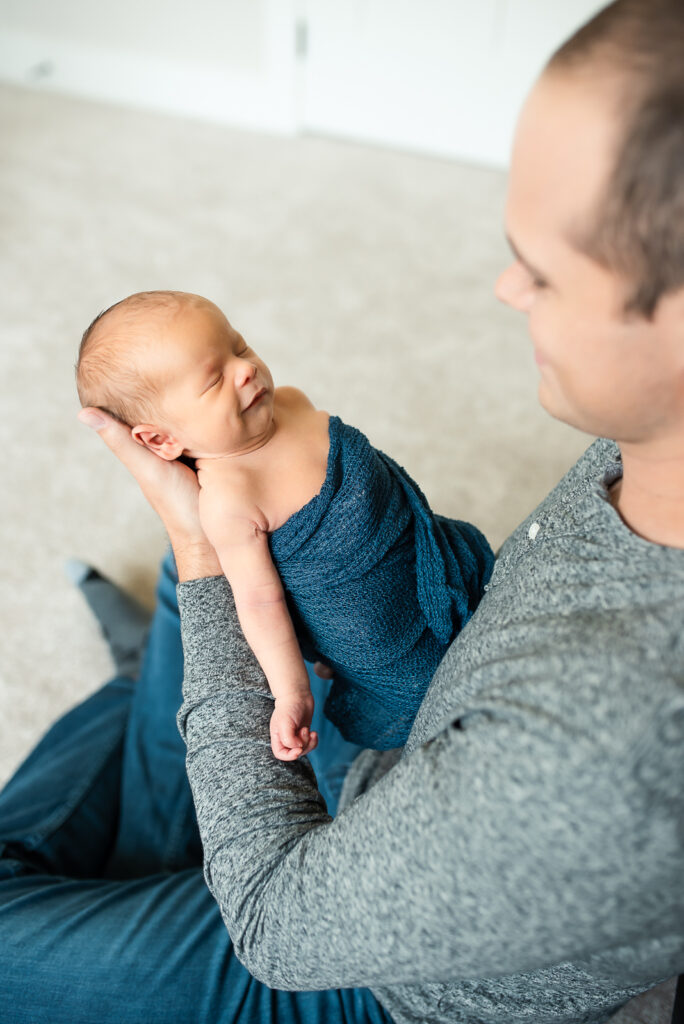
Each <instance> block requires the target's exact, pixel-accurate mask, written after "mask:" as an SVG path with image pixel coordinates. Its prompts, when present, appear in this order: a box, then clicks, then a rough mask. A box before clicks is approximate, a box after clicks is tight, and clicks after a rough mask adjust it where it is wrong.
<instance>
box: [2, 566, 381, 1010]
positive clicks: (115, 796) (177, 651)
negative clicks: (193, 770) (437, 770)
mask: <svg viewBox="0 0 684 1024" xmlns="http://www.w3.org/2000/svg"><path fill="white" fill-rule="evenodd" d="M175 584H176V575H175V567H174V565H173V561H172V559H171V558H170V557H167V559H166V560H165V562H164V563H163V565H162V572H161V576H160V581H159V587H158V592H157V597H158V602H157V608H156V611H155V616H154V619H153V623H152V628H151V632H150V637H149V641H148V644H147V648H146V652H145V658H144V661H143V666H142V670H141V675H140V679H139V680H138V681H137V682H133V681H132V680H130V679H126V678H116V679H113V680H112V681H111V682H109V683H107V684H106V685H105V686H103V687H102V688H101V689H100V690H98V691H97V692H96V693H94V694H93V695H92V696H90V697H89V698H88V699H87V700H85V701H84V702H83V703H82V704H79V705H78V706H77V707H75V708H73V709H72V710H71V711H69V712H68V713H67V714H66V715H64V717H63V718H61V719H60V720H59V721H58V722H57V723H56V724H55V725H54V726H53V727H52V728H51V729H50V731H49V732H48V733H47V735H46V736H45V737H44V738H43V739H42V740H41V742H40V743H39V744H38V746H37V747H36V748H35V750H33V752H32V753H31V754H30V755H29V757H28V758H27V759H26V761H24V763H23V764H22V765H21V767H20V768H19V770H18V771H17V773H16V774H15V775H14V777H13V778H12V779H11V780H10V782H9V783H8V784H7V786H6V787H5V789H4V790H3V792H2V793H0V950H1V952H0V1021H2V1022H3V1024H4V1022H7V1024H109V1022H111V1024H176V1022H178V1024H181V1022H182V1024H193V1022H197V1024H224V1022H240V1024H242V1022H244V1024H247V1022H249V1024H278V1022H287V1024H290V1022H297V1024H314V1022H321V1024H323V1022H325V1024H338V1022H340V1024H341V1022H354V1024H357V1022H358V1024H362V1022H363V1024H366V1022H368V1024H387V1022H390V1018H389V1016H388V1015H387V1014H386V1012H385V1011H384V1010H383V1009H382V1007H381V1006H380V1005H379V1003H378V1002H377V1001H376V1000H375V998H374V997H373V996H372V994H371V993H370V992H369V991H368V990H367V989H342V990H328V991H323V992H280V991H275V990H271V989H269V988H267V987H266V986H265V985H263V984H262V983H261V982H259V981H256V980H255V979H254V978H252V977H251V975H250V974H249V973H248V971H247V970H246V969H245V968H244V967H243V966H242V964H241V963H240V962H239V961H238V959H237V957H236V956H235V953H234V951H233V946H232V943H231V941H230V938H229V936H228V933H227V931H226V928H225V925H224V924H223V922H222V920H221V917H220V915H219V911H218V908H217V906H216V904H215V902H214V900H213V898H212V896H211V895H210V893H209V891H208V889H207V887H206V885H205V883H204V878H203V875H202V851H201V846H200V841H199V835H198V831H197V822H196V819H195V813H194V807H193V802H192V795H191V792H190V787H189V785H188V782H187V778H186V775H185V748H184V746H183V743H182V741H181V739H180V736H179V734H178V731H177V729H176V722H175V715H176V711H177V710H178V707H179V706H180V702H181V682H182V675H183V655H182V649H181V643H180V630H179V618H178V606H177V604H176V593H175ZM312 687H313V688H314V696H315V697H316V706H317V713H316V717H315V720H314V727H315V728H316V729H318V731H319V736H320V739H319V748H318V750H316V751H314V753H313V754H312V755H311V762H312V764H313V767H314V770H315V772H316V776H317V778H318V780H319V785H320V788H321V791H322V793H323V795H324V797H325V799H326V801H327V803H328V808H329V810H330V812H331V813H334V810H335V807H336V803H337V797H338V796H339V789H340V786H341V782H342V779H343V777H344V772H345V771H346V768H347V767H348V765H349V764H350V762H351V760H352V759H353V757H354V756H355V754H356V753H357V749H358V748H356V747H355V746H353V745H352V744H349V743H347V742H346V741H345V740H343V739H342V737H341V736H340V734H339V732H337V730H336V729H335V728H334V727H333V726H332V725H331V724H330V723H329V722H328V721H327V720H326V719H325V718H323V717H322V715H321V713H320V709H321V707H322V704H323V700H324V696H325V689H324V688H325V684H324V683H322V682H321V680H318V679H317V678H316V677H315V676H313V675H312ZM390 1024H391V1022H390Z"/></svg>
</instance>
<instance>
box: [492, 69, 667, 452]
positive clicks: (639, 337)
mask: <svg viewBox="0 0 684 1024" xmlns="http://www.w3.org/2000/svg"><path fill="white" fill-rule="evenodd" d="M615 95H616V94H615V92H614V87H613V86H611V85H610V84H609V83H607V82H606V81H605V80H603V81H601V80H599V79H598V78H596V79H595V80H592V79H591V78H585V79H584V80H582V79H580V78H579V77H576V76H572V77H571V76H570V75H565V74H563V75H561V74H559V73H557V72H556V73H553V74H550V73H547V74H546V75H544V76H543V77H542V78H541V79H540V81H539V82H538V83H537V85H536V86H535V88H534V90H533V91H532V93H531V95H530V96H529V98H528V100H527V102H526V104H525V106H524V108H523V111H522V114H521V117H520V120H519V123H518V128H517V133H516V139H515V145H514V150H513V156H512V163H511V173H510V181H509V191H508V200H507V206H506V231H507V235H508V238H509V241H510V243H511V246H512V248H513V252H514V255H515V257H516V258H515V261H514V262H513V263H512V264H511V266H510V267H508V269H507V270H505V271H504V272H503V274H502V275H501V277H500V278H499V280H498V282H497V285H496V294H497V297H498V298H499V299H501V301H503V302H506V303H508V304H509V305H510V306H513V308H515V309H517V310H519V311H521V312H524V313H526V314H527V317H528V324H529V332H530V337H531V339H532V344H533V346H534V353H535V359H536V362H537V364H538V367H539V374H540V379H539V400H540V402H541V404H542V405H543V406H544V408H545V409H546V410H547V411H548V412H549V413H551V415H552V416H555V417H557V418H558V419H560V420H564V421H565V422H566V423H569V424H571V425H572V426H574V427H577V428H579V429H580V430H584V431H586V432H587V433H590V434H592V435H601V436H607V437H612V438H614V439H615V440H617V441H623V442H636V443H640V442H643V441H652V440H655V439H658V438H659V437H660V436H664V435H665V434H667V432H668V431H669V430H671V428H672V423H673V421H674V420H676V419H677V418H678V419H679V422H680V424H681V421H682V419H683V418H684V408H683V406H684V381H683V379H682V371H683V368H682V366H681V352H682V347H681V341H680V343H678V344H675V343H674V342H673V337H674V335H675V334H676V333H677V332H673V330H672V329H671V328H672V323H671V322H669V320H668V317H669V318H670V320H671V319H672V317H671V309H670V305H669V303H668V298H667V297H666V298H665V299H663V300H661V303H660V304H659V306H658V308H657V310H656V315H655V318H654V321H653V322H649V321H646V320H644V319H643V318H641V317H637V316H627V315H625V313H624V311H623V310H624V303H625V299H626V297H627V294H628V285H627V283H626V282H625V281H624V280H622V279H621V278H620V277H618V276H617V275H616V274H615V273H613V272H611V271H609V270H606V269H604V268H603V267H601V266H600V265H599V264H598V263H596V262H595V261H594V260H591V259H589V258H588V257H587V256H585V255H583V254H582V253H581V252H580V251H579V250H578V249H577V248H576V246H575V245H574V244H573V241H572V234H573V232H575V233H577V232H581V231H582V230H586V229H587V228H591V226H592V223H591V217H592V211H593V210H594V209H596V208H597V204H598V202H599V201H600V196H601V195H602V189H603V188H604V187H605V183H606V182H607V180H608V175H609V172H610V169H611V166H612V155H613V152H614V149H615V146H616V145H617V142H618V129H619V117H618V114H617V112H616V104H615V100H614V97H615Z"/></svg>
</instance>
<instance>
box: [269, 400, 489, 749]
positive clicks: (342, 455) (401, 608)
mask: <svg viewBox="0 0 684 1024" xmlns="http://www.w3.org/2000/svg"><path fill="white" fill-rule="evenodd" d="M329 431H330V451H329V454H328V465H327V472H326V478H325V482H324V484H323V487H322V488H321V490H320V492H319V493H318V495H316V497H315V498H313V499H312V500H311V501H310V502H308V503H307V504H306V505H305V506H304V507H303V508H302V509H300V510H299V511H298V512H296V513H295V514H294V515H293V516H291V517H290V519H288V520H287V522H286V523H285V524H284V525H283V526H281V527H280V529H278V530H276V531H275V532H274V533H273V534H271V537H270V545H271V555H272V557H273V561H274V563H275V565H276V567H277V569H278V572H279V573H280V577H281V579H282V581H283V586H284V588H285V592H286V595H287V600H288V605H289V608H290V613H291V615H292V619H293V622H294V625H295V629H296V631H297V636H298V638H299V641H300V644H301V646H302V651H303V653H304V656H305V657H306V658H308V659H310V660H316V659H318V660H321V661H324V662H325V663H326V664H328V665H330V667H331V668H332V669H333V670H334V671H335V679H334V681H333V683H332V686H331V689H330V693H329V696H328V699H327V701H326V705H325V712H326V714H327V715H328V717H329V718H330V719H331V720H332V721H333V722H334V723H335V724H336V725H337V726H338V728H339V729H340V731H341V732H342V734H343V735H344V736H345V737H346V738H347V739H350V740H353V741H354V742H356V743H360V744H362V745H364V746H367V747H374V748H376V749H380V750H382V749H387V748H390V747H398V746H402V745H403V743H404V742H405V740H406V737H407V736H408V733H409V731H410V728H411V725H412V723H413V719H414V718H415V715H416V712H417V711H418V708H419V706H420V703H421V701H422V699H423V696H424V694H425V691H426V689H427V687H428V684H429V682H430V680H431V678H432V675H433V673H434V671H435V669H436V667H437V665H438V664H439V662H440V661H441V659H442V657H443V655H444V653H445V651H446V649H447V647H448V646H449V644H450V643H451V641H452V640H453V638H454V636H455V635H456V633H458V631H459V630H460V629H462V628H463V626H464V625H465V623H466V622H467V621H468V619H469V618H470V616H471V615H472V613H473V611H474V610H475V608H476V606H477V604H478V602H479V600H480V598H481V596H482V592H483V589H484V585H485V583H486V582H487V580H488V579H489V576H490V575H491V571H492V567H493V564H494V554H493V552H492V550H491V548H490V546H489V544H488V543H487V541H486V539H485V538H484V536H483V535H482V534H481V533H480V531H479V530H477V529H476V528H475V527H474V526H471V525H470V524H469V523H463V522H460V521H458V520H454V519H446V518H445V517H443V516H438V515H435V514H434V513H433V512H432V511H431V510H430V508H429V506H428V503H427V501H426V499H425V497H424V495H423V494H422V492H421V490H420V488H419V487H418V485H417V484H416V483H414V481H413V480H412V479H411V478H410V477H409V475H408V474H407V473H406V472H405V471H404V470H403V469H402V468H401V467H400V466H399V465H397V463H396V462H394V461H393V460H392V459H390V458H389V457H388V456H387V455H385V454H383V452H380V451H378V450H377V449H375V448H373V447H372V445H371V444H370V442H369V441H368V439H367V438H366V437H365V436H364V435H363V434H362V433H361V432H360V431H358V430H357V429H356V428H355V427H350V426H348V425H347V424H345V423H343V422H342V421H341V420H340V419H339V417H337V416H331V417H330V427H329Z"/></svg>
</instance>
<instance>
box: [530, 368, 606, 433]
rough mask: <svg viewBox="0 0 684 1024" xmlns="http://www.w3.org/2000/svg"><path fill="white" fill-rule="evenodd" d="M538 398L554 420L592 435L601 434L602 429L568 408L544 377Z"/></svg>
mask: <svg viewBox="0 0 684 1024" xmlns="http://www.w3.org/2000/svg"><path fill="white" fill-rule="evenodd" d="M537 398H538V399H539V404H540V405H541V407H542V409H543V410H544V412H547V413H548V414H549V416H552V417H553V419H554V420H558V421H559V423H565V424H566V425H567V426H568V427H572V428H573V430H579V431H581V432H582V433H583V434H588V435H589V436H590V437H597V436H599V434H600V431H597V430H595V429H592V426H591V424H589V423H587V422H584V421H583V419H582V417H581V416H580V415H579V414H578V413H577V412H574V411H573V410H572V409H570V408H568V406H567V404H566V403H565V402H563V401H562V399H559V398H558V396H557V395H555V394H554V393H553V391H552V390H551V388H549V386H548V384H547V383H546V381H545V380H544V378H543V377H542V378H541V380H540V381H539V387H538V389H537Z"/></svg>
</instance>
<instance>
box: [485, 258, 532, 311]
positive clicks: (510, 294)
mask: <svg viewBox="0 0 684 1024" xmlns="http://www.w3.org/2000/svg"><path fill="white" fill-rule="evenodd" d="M494 294H495V295H496V297H497V299H498V300H499V302H504V303H505V304H506V305H507V306H512V307H513V309H517V310H519V312H521V313H528V312H529V310H530V306H531V304H532V300H533V299H534V289H533V288H532V287H531V282H530V275H529V274H528V272H527V271H526V270H525V268H524V267H523V265H522V264H521V263H519V262H518V260H515V261H514V262H513V263H511V264H510V266H508V267H506V269H505V270H504V271H503V273H502V274H499V277H498V278H497V282H496V284H495V285H494Z"/></svg>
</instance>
